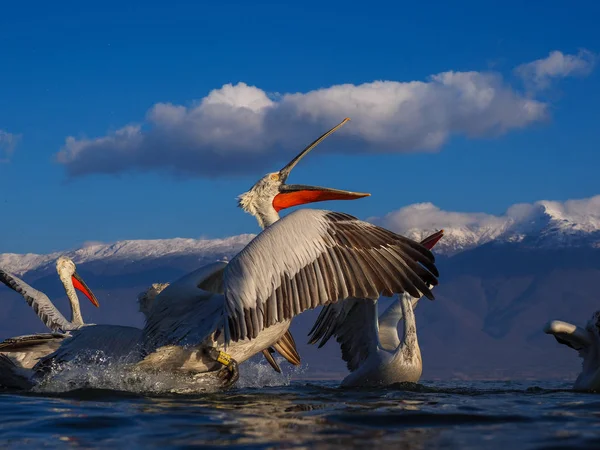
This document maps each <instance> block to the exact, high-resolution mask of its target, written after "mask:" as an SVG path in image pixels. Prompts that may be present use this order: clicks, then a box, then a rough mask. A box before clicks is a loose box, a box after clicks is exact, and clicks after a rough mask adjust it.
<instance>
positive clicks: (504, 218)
mask: <svg viewBox="0 0 600 450" xmlns="http://www.w3.org/2000/svg"><path fill="white" fill-rule="evenodd" d="M368 220H369V221H370V222H373V223H376V224H378V225H380V226H383V227H385V228H388V229H390V230H392V231H395V232H396V233H399V234H403V235H405V236H409V237H411V238H413V239H419V240H420V239H422V238H424V237H425V236H427V235H429V234H431V233H432V232H434V231H437V230H440V229H444V231H445V233H444V234H445V236H446V237H445V239H442V240H441V241H440V244H439V249H441V250H442V251H445V252H447V253H452V252H453V251H457V250H463V249H465V248H471V247H475V246H477V245H481V244H485V243H486V242H490V241H492V240H494V239H498V238H502V239H507V240H520V239H521V238H522V237H523V236H525V235H534V236H537V235H539V234H540V232H541V231H542V230H544V229H546V230H549V231H548V232H550V233H551V232H556V231H560V232H561V233H564V234H573V233H577V232H587V233H589V232H599V231H600V195H597V196H595V197H590V198H586V199H578V200H567V201H565V202H558V201H548V200H540V201H537V202H535V203H518V204H515V205H512V206H511V207H510V208H508V209H507V210H506V212H505V213H504V214H502V215H498V216H496V215H492V214H486V213H464V212H454V211H444V210H442V209H440V208H439V207H437V206H435V205H433V204H432V203H418V204H414V205H409V206H406V207H404V208H401V209H398V210H396V211H393V212H390V213H389V214H387V215H385V216H383V217H371V218H369V219H368ZM549 225H551V227H548V226H549Z"/></svg>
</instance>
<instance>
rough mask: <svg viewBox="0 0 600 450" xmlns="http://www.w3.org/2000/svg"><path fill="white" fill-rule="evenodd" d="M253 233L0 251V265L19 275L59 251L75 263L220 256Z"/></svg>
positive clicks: (234, 249)
mask: <svg viewBox="0 0 600 450" xmlns="http://www.w3.org/2000/svg"><path fill="white" fill-rule="evenodd" d="M254 236H255V235H254V234H240V235H237V236H231V237H227V238H223V239H191V238H173V239H153V240H127V241H118V242H115V243H112V244H94V245H88V246H85V247H82V248H79V249H76V250H71V251H66V252H53V253H49V254H46V255H36V254H33V253H28V254H25V255H19V254H15V253H4V254H0V267H1V268H3V269H5V270H8V271H9V272H11V273H14V274H15V275H23V274H24V273H26V272H29V271H32V270H37V269H43V268H45V267H46V266H49V265H54V262H55V261H56V259H57V258H58V257H59V256H61V255H66V256H68V257H69V258H71V259H72V260H73V261H74V262H75V264H82V263H86V262H92V261H96V260H106V259H113V260H131V261H139V260H142V259H145V258H158V257H162V256H167V255H193V254H200V255H202V256H203V257H209V256H210V255H214V256H215V258H220V257H222V256H223V255H231V254H235V253H237V252H238V251H239V250H240V249H241V248H242V247H244V246H245V245H246V244H247V243H248V242H250V240H251V239H252V238H253V237H254Z"/></svg>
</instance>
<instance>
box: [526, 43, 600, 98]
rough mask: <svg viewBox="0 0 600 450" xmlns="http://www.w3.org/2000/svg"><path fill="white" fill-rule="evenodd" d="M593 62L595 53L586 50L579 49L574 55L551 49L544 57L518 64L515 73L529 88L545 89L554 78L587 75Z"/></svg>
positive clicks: (594, 61)
mask: <svg viewBox="0 0 600 450" xmlns="http://www.w3.org/2000/svg"><path fill="white" fill-rule="evenodd" d="M595 63H596V55H595V54H594V53H592V52H590V51H588V50H580V51H579V52H578V53H577V54H576V55H567V54H564V53H562V52H559V51H553V52H550V54H549V55H548V57H546V58H543V59H538V60H536V61H532V62H530V63H527V64H522V65H520V66H518V67H517V68H516V69H515V73H516V74H517V75H519V76H520V77H521V78H523V80H524V81H525V83H526V84H527V85H528V86H529V87H530V88H532V89H545V88H547V87H548V86H549V85H550V84H551V82H552V80H554V79H559V78H566V77H573V76H586V75H589V73H590V72H591V71H592V69H593V68H594V65H595Z"/></svg>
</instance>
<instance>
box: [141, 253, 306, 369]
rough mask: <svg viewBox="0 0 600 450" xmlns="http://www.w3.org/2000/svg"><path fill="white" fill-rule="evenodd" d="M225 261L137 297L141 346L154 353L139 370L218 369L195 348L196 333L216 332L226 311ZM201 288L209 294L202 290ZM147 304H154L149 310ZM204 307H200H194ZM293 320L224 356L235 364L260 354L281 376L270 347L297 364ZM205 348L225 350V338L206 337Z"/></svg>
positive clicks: (234, 345) (234, 344)
mask: <svg viewBox="0 0 600 450" xmlns="http://www.w3.org/2000/svg"><path fill="white" fill-rule="evenodd" d="M226 266H227V263H226V262H216V263H213V264H209V265H207V266H203V267H201V268H199V269H197V270H195V271H193V272H191V273H189V274H187V275H185V276H183V277H182V278H180V279H178V280H177V281H175V282H173V283H171V284H162V285H160V286H159V287H158V288H154V289H153V292H152V293H151V295H150V296H148V295H144V294H141V295H140V310H142V309H143V310H145V311H146V312H147V319H146V326H145V328H144V336H145V341H144V342H145V346H146V348H148V349H152V350H153V351H151V352H150V354H149V355H147V356H146V358H145V359H144V360H143V361H142V362H140V363H139V364H138V367H140V368H143V369H146V370H147V369H152V370H181V371H185V372H196V373H202V372H208V371H211V370H214V369H217V368H219V367H220V364H219V363H217V362H216V361H214V360H213V359H211V358H210V357H208V356H207V355H206V354H205V352H204V351H203V350H202V349H201V348H198V347H195V346H194V344H195V343H196V342H198V339H199V338H198V336H197V335H196V334H195V333H197V331H198V330H199V329H203V328H204V327H206V328H209V329H212V330H216V329H217V326H218V322H219V321H220V320H221V319H220V314H222V312H223V309H224V307H225V304H224V300H225V297H224V296H223V294H222V274H223V271H224V269H225V267H226ZM199 286H202V287H204V288H206V289H209V290H204V289H201V288H200V287H199ZM150 300H151V302H152V305H150ZM198 305H202V306H203V308H198ZM290 322H291V321H289V320H288V321H284V322H281V323H278V324H276V325H274V326H273V327H269V328H267V329H266V330H265V331H264V333H263V334H261V338H260V339H254V340H249V339H245V340H240V341H237V342H232V343H231V345H230V346H229V347H228V349H227V350H228V354H229V355H230V356H231V357H232V358H234V359H235V360H236V361H238V362H239V363H241V362H243V361H246V360H247V359H249V358H251V357H252V356H254V355H256V354H257V353H260V352H263V354H265V353H266V354H265V357H266V358H267V360H268V361H269V363H270V364H271V366H272V367H273V368H274V369H275V370H276V371H278V372H280V371H281V369H280V368H279V366H278V365H277V363H276V362H275V361H274V359H272V357H271V358H269V357H270V354H271V353H272V352H268V351H267V349H268V348H269V347H273V351H277V352H278V353H280V354H281V355H283V356H284V357H285V358H286V359H287V360H288V361H289V362H290V363H292V364H294V365H299V364H300V356H299V355H298V353H297V351H296V346H295V342H294V340H293V338H292V336H291V334H290V333H289V332H288V329H289V326H290ZM205 345H209V346H211V347H212V346H214V347H216V348H218V349H220V350H224V336H223V334H222V333H219V334H218V336H217V338H216V339H215V334H212V335H210V336H209V337H208V338H207V340H206V342H205Z"/></svg>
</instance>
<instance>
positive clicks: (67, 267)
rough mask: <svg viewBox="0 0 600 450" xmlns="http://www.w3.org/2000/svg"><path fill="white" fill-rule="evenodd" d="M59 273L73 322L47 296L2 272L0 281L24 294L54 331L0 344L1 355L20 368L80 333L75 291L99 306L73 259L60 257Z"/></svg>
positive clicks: (0, 270)
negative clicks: (75, 331) (73, 332)
mask: <svg viewBox="0 0 600 450" xmlns="http://www.w3.org/2000/svg"><path fill="white" fill-rule="evenodd" d="M56 271H57V273H58V276H59V278H60V281H61V282H62V284H63V287H64V289H65V293H66V294H67V298H68V299H69V303H70V305H71V320H67V319H66V318H65V317H64V316H63V315H62V314H61V313H60V311H59V310H58V309H57V308H56V306H55V305H54V303H52V301H51V300H50V299H49V298H48V296H47V295H46V294H44V293H43V292H40V291H38V290H36V289H34V288H32V287H31V286H30V285H29V284H27V283H25V282H24V281H23V280H21V279H20V278H18V277H16V276H14V275H12V274H10V273H8V272H6V271H4V270H2V269H0V281H1V282H2V283H4V284H5V285H6V286H8V287H9V288H11V289H13V290H14V291H16V292H18V293H19V294H21V295H22V296H23V298H24V299H25V301H26V302H27V304H29V306H31V307H32V308H33V310H34V311H35V312H36V314H37V315H38V317H39V318H40V320H41V321H42V322H43V323H44V324H45V325H46V326H47V327H48V328H49V329H50V330H51V331H53V333H37V334H32V335H24V336H17V337H13V338H8V339H5V340H4V341H2V342H0V353H2V354H4V355H6V356H7V357H9V358H10V359H12V360H13V362H15V364H16V365H17V366H20V367H25V368H31V367H33V366H34V365H35V364H36V363H37V361H38V359H39V358H42V357H44V356H46V355H48V354H50V353H52V352H54V351H55V350H56V349H58V347H59V346H60V345H61V343H62V341H63V340H64V339H65V338H67V337H69V336H70V331H73V330H77V329H78V328H80V327H82V326H83V325H84V322H83V317H82V315H81V308H80V305H79V299H78V298H77V293H76V291H75V289H77V290H79V291H80V292H82V293H83V294H85V296H86V297H87V298H88V299H89V300H90V301H91V302H92V304H93V305H94V306H96V307H97V306H99V305H98V300H97V299H96V296H95V295H94V294H93V292H92V291H91V290H90V289H89V288H88V287H87V285H86V284H85V282H84V281H83V280H82V279H81V277H80V276H79V275H78V274H77V271H76V268H75V264H74V263H73V261H72V260H71V259H69V258H67V257H66V256H61V257H60V258H58V260H57V261H56Z"/></svg>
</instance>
